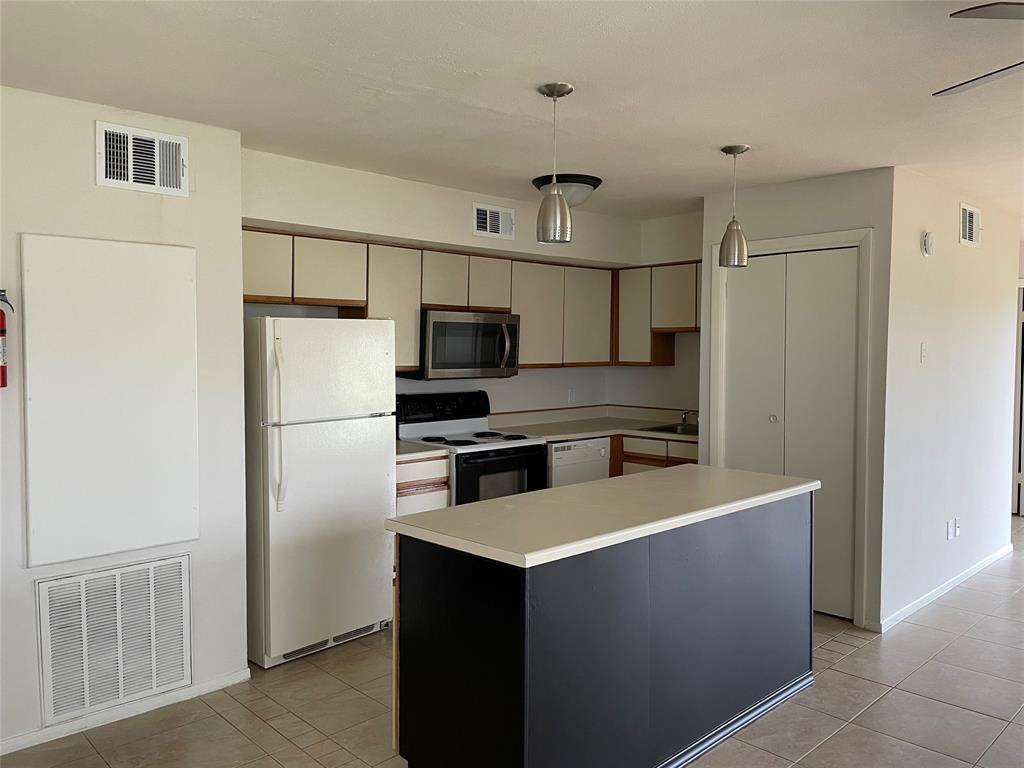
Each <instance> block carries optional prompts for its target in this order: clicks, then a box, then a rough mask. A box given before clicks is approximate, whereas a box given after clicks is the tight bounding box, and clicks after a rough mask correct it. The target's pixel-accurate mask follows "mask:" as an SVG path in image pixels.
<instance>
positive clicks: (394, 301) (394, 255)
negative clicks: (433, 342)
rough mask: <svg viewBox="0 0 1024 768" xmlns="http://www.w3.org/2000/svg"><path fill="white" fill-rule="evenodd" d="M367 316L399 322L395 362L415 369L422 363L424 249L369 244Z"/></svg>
mask: <svg viewBox="0 0 1024 768" xmlns="http://www.w3.org/2000/svg"><path fill="white" fill-rule="evenodd" d="M368 258H369V265H368V270H369V278H368V281H367V315H368V316H369V317H372V318H378V319H384V320H394V321H395V365H396V366H397V367H398V369H399V370H415V369H416V368H418V367H419V363H420V349H419V347H420V270H421V257H420V251H417V250H413V249H411V248H396V247H394V246H390V245H371V246H369V254H368Z"/></svg>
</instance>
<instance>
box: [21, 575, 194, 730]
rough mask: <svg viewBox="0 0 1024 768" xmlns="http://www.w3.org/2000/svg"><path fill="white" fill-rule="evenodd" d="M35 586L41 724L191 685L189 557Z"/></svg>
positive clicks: (71, 577)
mask: <svg viewBox="0 0 1024 768" xmlns="http://www.w3.org/2000/svg"><path fill="white" fill-rule="evenodd" d="M36 586H37V589H38V596H39V636H40V637H41V638H42V646H43V707H44V713H43V714H44V723H45V724H46V725H53V724H55V723H60V722H64V721H65V720H72V719H74V718H77V717H82V716H83V715H87V714H91V713H92V712H96V711H97V710H101V709H106V708H107V707H111V706H113V705H115V704H123V703H125V702H128V701H133V700H135V699H141V698H145V697H146V696H152V695H154V694H157V693H162V692H163V691H168V690H171V689H173V688H180V687H181V686H183V685H188V684H190V683H191V682H192V629H191V618H190V614H191V601H190V589H189V560H188V556H187V555H183V556H181V557H175V558H170V559H167V560H156V561H153V562H149V563H141V564H137V565H129V566H124V567H121V568H112V569H109V570H105V571H93V572H91V573H85V574H80V575H77V576H66V577H62V578H58V579H48V580H43V581H39V582H37V585H36Z"/></svg>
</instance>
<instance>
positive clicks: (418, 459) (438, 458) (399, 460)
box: [395, 448, 448, 466]
mask: <svg viewBox="0 0 1024 768" xmlns="http://www.w3.org/2000/svg"><path fill="white" fill-rule="evenodd" d="M427 450H430V449H429V448H428V449H427ZM447 458H448V453H447V452H446V453H444V454H438V455H436V456H417V457H416V458H414V459H403V458H401V457H399V458H397V459H395V464H396V465H397V466H402V465H404V464H419V463H420V462H421V461H441V460H442V459H447Z"/></svg>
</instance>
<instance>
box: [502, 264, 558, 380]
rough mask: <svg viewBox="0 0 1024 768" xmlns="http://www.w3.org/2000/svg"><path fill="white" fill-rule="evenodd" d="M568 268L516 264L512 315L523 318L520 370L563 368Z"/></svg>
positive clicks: (520, 342)
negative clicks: (563, 330)
mask: <svg viewBox="0 0 1024 768" xmlns="http://www.w3.org/2000/svg"><path fill="white" fill-rule="evenodd" d="M564 286H565V268H564V267H559V266H555V265H554V264H534V263H533V262H529V261H515V262H512V312H514V313H515V314H518V315H519V366H520V367H521V368H529V367H542V366H560V365H561V364H562V323H563V309H564Z"/></svg>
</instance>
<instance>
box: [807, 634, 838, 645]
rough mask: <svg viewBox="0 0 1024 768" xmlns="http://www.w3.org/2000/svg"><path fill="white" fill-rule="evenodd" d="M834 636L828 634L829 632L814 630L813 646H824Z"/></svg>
mask: <svg viewBox="0 0 1024 768" xmlns="http://www.w3.org/2000/svg"><path fill="white" fill-rule="evenodd" d="M832 637H833V636H832V635H830V634H828V633H827V632H812V633H811V647H812V648H819V647H821V646H823V645H824V644H825V643H827V642H829V641H830V640H831V639H832Z"/></svg>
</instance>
